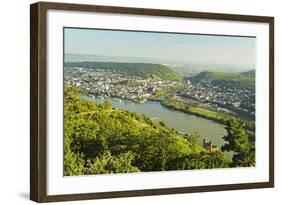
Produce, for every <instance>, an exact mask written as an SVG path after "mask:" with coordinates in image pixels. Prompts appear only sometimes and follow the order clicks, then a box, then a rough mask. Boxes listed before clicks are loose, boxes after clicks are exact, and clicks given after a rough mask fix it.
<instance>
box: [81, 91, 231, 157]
mask: <svg viewBox="0 0 281 205" xmlns="http://www.w3.org/2000/svg"><path fill="white" fill-rule="evenodd" d="M85 98H87V99H89V100H92V101H94V102H97V103H102V102H103V101H104V98H103V97H89V96H85ZM109 99H110V101H111V104H112V107H113V108H117V109H123V110H127V111H130V112H137V113H141V114H145V115H146V116H148V117H150V118H151V119H152V120H154V121H163V122H164V123H165V124H166V125H167V126H168V127H171V128H174V129H175V130H177V131H179V132H183V133H188V134H190V133H193V132H194V131H198V132H199V134H200V137H201V138H200V144H202V141H203V139H204V138H206V139H207V140H208V141H212V142H213V144H214V145H217V146H219V147H220V146H221V145H223V144H224V143H225V142H224V140H223V138H222V137H223V136H224V135H225V134H226V131H225V129H224V127H225V126H224V125H222V124H220V123H217V122H215V121H212V120H208V119H205V118H202V117H198V116H195V115H191V114H188V113H184V112H181V111H177V110H172V109H168V108H166V107H164V106H162V105H161V104H160V103H159V102H157V101H146V102H145V103H134V102H131V101H127V100H120V99H116V98H109ZM225 154H226V156H228V157H229V158H230V157H231V155H232V154H231V153H225Z"/></svg>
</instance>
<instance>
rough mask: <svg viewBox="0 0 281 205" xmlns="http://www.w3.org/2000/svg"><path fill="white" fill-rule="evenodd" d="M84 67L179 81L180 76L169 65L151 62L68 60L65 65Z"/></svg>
mask: <svg viewBox="0 0 281 205" xmlns="http://www.w3.org/2000/svg"><path fill="white" fill-rule="evenodd" d="M73 66H75V67H84V68H98V69H103V70H112V71H116V72H120V73H122V74H128V75H135V76H140V77H144V78H147V77H153V76H157V77H159V78H162V79H165V80H172V81H180V80H181V79H182V77H181V76H180V75H179V74H178V73H176V72H175V71H174V70H172V69H171V68H170V67H168V66H165V65H162V64H153V63H125V62H124V63H123V62H68V63H65V67H73Z"/></svg>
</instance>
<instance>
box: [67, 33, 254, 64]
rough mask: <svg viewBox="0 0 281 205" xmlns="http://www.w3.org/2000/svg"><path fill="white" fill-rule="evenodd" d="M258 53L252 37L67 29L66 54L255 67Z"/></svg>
mask: <svg viewBox="0 0 281 205" xmlns="http://www.w3.org/2000/svg"><path fill="white" fill-rule="evenodd" d="M255 52H256V39H255V38H250V37H231V36H210V35H191V34H171V33H151V32H132V31H112V30H97V29H76V28H75V29H73V28H65V53H77V54H95V55H105V56H128V57H144V58H157V59H165V60H171V61H180V62H186V63H190V62H193V63H212V64H232V65H238V66H240V65H248V66H253V67H254V65H255Z"/></svg>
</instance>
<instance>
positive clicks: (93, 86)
mask: <svg viewBox="0 0 281 205" xmlns="http://www.w3.org/2000/svg"><path fill="white" fill-rule="evenodd" d="M64 72H65V73H64V81H65V84H66V85H74V86H76V87H79V88H81V89H82V90H84V91H86V92H87V94H88V95H90V96H91V95H93V96H111V97H116V98H120V99H126V100H130V101H134V102H138V103H143V102H145V101H146V100H149V99H150V100H151V99H153V100H155V99H156V100H159V99H160V98H158V97H159V96H161V95H164V96H165V97H166V98H169V99H170V100H172V101H173V102H175V103H178V102H180V103H186V104H193V105H196V106H197V107H202V108H205V109H209V110H214V109H215V111H217V112H220V113H225V114H231V115H239V113H240V112H243V113H246V114H247V115H248V116H250V117H255V91H254V90H237V89H231V88H227V87H220V86H214V85H212V84H211V83H210V82H205V83H197V84H192V83H191V81H190V80H189V78H188V77H186V78H184V79H185V80H184V83H182V82H176V81H170V80H163V79H161V78H159V77H157V76H153V77H148V78H144V77H140V76H136V75H128V74H122V73H118V72H115V71H113V70H105V69H99V68H85V67H67V68H66V69H65V70H64ZM162 99H163V98H162Z"/></svg>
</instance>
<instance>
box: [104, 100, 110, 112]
mask: <svg viewBox="0 0 281 205" xmlns="http://www.w3.org/2000/svg"><path fill="white" fill-rule="evenodd" d="M103 108H104V109H105V110H111V108H112V107H111V102H110V100H109V99H108V98H105V100H104V103H103Z"/></svg>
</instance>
